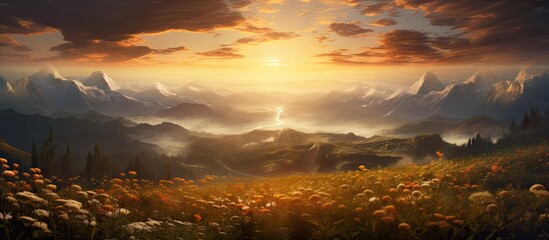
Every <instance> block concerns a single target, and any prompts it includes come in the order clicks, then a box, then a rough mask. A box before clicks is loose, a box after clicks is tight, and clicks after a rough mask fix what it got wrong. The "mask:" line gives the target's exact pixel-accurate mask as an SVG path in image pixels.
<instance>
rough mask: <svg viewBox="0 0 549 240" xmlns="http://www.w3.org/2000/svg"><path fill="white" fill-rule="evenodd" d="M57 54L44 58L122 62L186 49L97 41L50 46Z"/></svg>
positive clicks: (181, 47)
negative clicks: (153, 47) (156, 47)
mask: <svg viewBox="0 0 549 240" xmlns="http://www.w3.org/2000/svg"><path fill="white" fill-rule="evenodd" d="M51 50H52V51H55V52H58V56H56V57H52V58H49V59H45V60H71V61H85V62H123V61H128V60H131V59H135V58H140V57H143V56H145V55H148V54H164V55H165V54H171V53H175V52H178V51H183V50H186V48H185V47H183V46H180V47H173V48H167V49H151V48H149V47H147V46H137V45H123V44H120V43H118V42H110V41H99V42H94V43H93V44H84V45H78V44H75V43H63V44H60V45H58V46H55V47H52V48H51Z"/></svg>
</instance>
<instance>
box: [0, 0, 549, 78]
mask: <svg viewBox="0 0 549 240" xmlns="http://www.w3.org/2000/svg"><path fill="white" fill-rule="evenodd" d="M548 22H549V3H548V2H547V1H543V0H521V1H514V0H499V1H495V0H493V1H492V0H485V1H479V0H460V1H448V0H185V1H175V0H155V1H151V0H94V1H74V0H47V1H46V0H0V63H1V65H0V74H1V75H3V76H4V77H7V78H8V79H10V78H17V77H22V76H26V75H28V74H30V73H32V72H35V71H36V69H37V68H38V67H39V66H42V65H43V64H45V63H50V64H52V65H54V66H55V67H56V68H58V69H59V70H60V72H61V73H62V74H63V75H75V76H84V75H88V74H89V73H91V72H92V71H94V70H98V69H100V70H104V71H106V72H108V73H109V74H110V75H111V77H113V78H114V79H116V80H119V81H120V80H122V81H127V82H131V81H150V80H151V78H154V81H165V82H178V81H179V82H184V81H192V80H201V81H242V82H252V81H253V82H261V83H262V84H263V83H265V85H267V86H268V85H269V84H271V83H273V82H274V81H310V80H317V81H323V80H326V81H328V80H340V81H360V80H365V81H372V82H375V81H378V83H379V81H382V82H381V83H383V81H386V80H389V82H391V81H392V83H398V82H407V81H413V80H415V79H417V77H419V75H420V74H421V72H424V71H427V70H428V71H435V72H437V71H438V72H440V73H441V74H442V75H443V77H446V78H447V79H450V80H452V79H458V78H461V77H462V75H463V74H464V72H467V73H468V72H470V71H474V69H476V68H479V67H484V66H488V67H492V68H505V67H507V66H513V67H514V68H516V67H519V66H528V65H536V66H539V65H541V66H545V65H547V63H548V62H549V61H548V60H549V59H548V57H547V56H548V53H549V24H547V23H548ZM463 69H465V70H466V71H464V70H463Z"/></svg>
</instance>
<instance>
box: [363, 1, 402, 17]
mask: <svg viewBox="0 0 549 240" xmlns="http://www.w3.org/2000/svg"><path fill="white" fill-rule="evenodd" d="M360 13H361V14H362V15H365V16H377V15H379V14H383V13H387V14H389V15H391V16H396V15H398V9H397V8H396V5H395V3H394V2H393V1H369V2H368V3H366V4H365V5H363V6H362V10H361V11H360Z"/></svg>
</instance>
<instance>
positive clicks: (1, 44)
mask: <svg viewBox="0 0 549 240" xmlns="http://www.w3.org/2000/svg"><path fill="white" fill-rule="evenodd" d="M0 48H9V49H13V50H17V51H31V49H30V48H28V47H27V46H25V44H22V43H20V42H17V41H16V40H15V39H13V38H12V37H10V36H6V35H0Z"/></svg>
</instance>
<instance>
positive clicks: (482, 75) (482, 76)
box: [465, 68, 498, 83]
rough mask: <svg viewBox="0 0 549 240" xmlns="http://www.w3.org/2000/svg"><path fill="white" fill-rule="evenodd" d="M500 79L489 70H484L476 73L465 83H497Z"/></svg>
mask: <svg viewBox="0 0 549 240" xmlns="http://www.w3.org/2000/svg"><path fill="white" fill-rule="evenodd" d="M497 80H498V77H497V76H496V75H495V74H494V73H493V72H492V71H490V70H489V69H487V68H482V69H479V70H478V71H476V72H475V73H474V74H473V75H472V76H471V77H469V78H468V79H467V80H465V83H480V82H486V83H495V82H496V81H497Z"/></svg>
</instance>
